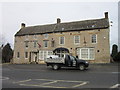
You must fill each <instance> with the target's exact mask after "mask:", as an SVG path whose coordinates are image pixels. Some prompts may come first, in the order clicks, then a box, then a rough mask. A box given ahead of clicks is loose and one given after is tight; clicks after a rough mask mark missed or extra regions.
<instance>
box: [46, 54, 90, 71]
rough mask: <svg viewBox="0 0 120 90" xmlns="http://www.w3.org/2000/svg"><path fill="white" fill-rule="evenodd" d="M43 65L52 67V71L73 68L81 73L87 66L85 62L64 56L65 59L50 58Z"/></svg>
mask: <svg viewBox="0 0 120 90" xmlns="http://www.w3.org/2000/svg"><path fill="white" fill-rule="evenodd" d="M45 63H46V64H47V66H52V68H53V70H58V69H60V68H61V67H75V68H79V69H80V70H81V71H83V70H85V69H87V68H88V66H89V63H88V62H87V61H85V60H81V59H78V58H75V57H74V56H71V55H66V56H65V58H60V57H58V58H55V56H54V57H52V56H51V57H49V58H47V59H46V60H45Z"/></svg>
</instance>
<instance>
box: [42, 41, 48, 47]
mask: <svg viewBox="0 0 120 90" xmlns="http://www.w3.org/2000/svg"><path fill="white" fill-rule="evenodd" d="M45 42H47V47H45ZM43 44H44V48H48V41H47V40H44V41H43Z"/></svg>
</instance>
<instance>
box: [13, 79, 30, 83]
mask: <svg viewBox="0 0 120 90" xmlns="http://www.w3.org/2000/svg"><path fill="white" fill-rule="evenodd" d="M28 81H31V79H28V80H23V81H18V82H13V83H23V82H28Z"/></svg>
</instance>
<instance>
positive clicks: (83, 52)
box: [77, 48, 95, 60]
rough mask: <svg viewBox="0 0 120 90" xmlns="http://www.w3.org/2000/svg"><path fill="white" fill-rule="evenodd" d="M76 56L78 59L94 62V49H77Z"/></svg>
mask: <svg viewBox="0 0 120 90" xmlns="http://www.w3.org/2000/svg"><path fill="white" fill-rule="evenodd" d="M77 55H78V56H79V58H80V59H85V60H94V58H95V52H94V48H78V49H77Z"/></svg>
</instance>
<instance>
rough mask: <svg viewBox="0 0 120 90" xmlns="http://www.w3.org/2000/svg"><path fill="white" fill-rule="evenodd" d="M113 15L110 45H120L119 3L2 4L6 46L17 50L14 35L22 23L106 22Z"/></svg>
mask: <svg viewBox="0 0 120 90" xmlns="http://www.w3.org/2000/svg"><path fill="white" fill-rule="evenodd" d="M106 11H107V12H108V13H109V20H110V21H112V22H113V23H112V26H111V27H110V45H111V46H112V45H113V44H118V2H2V3H0V20H2V22H1V21H0V25H1V27H0V30H1V32H0V35H2V37H1V39H2V43H6V42H9V43H10V44H11V45H12V47H13V46H14V35H15V33H16V32H17V31H18V30H19V29H20V25H21V23H25V24H26V26H34V25H43V24H53V23H56V18H58V17H59V18H61V21H62V22H71V21H80V20H87V19H99V18H104V12H106Z"/></svg>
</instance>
